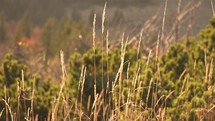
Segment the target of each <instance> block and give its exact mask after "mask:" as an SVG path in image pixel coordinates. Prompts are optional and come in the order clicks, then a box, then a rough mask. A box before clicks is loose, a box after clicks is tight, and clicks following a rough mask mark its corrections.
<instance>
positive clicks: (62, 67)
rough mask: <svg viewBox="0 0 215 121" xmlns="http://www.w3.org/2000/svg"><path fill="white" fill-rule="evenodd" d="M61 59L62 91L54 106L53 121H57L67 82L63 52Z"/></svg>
mask: <svg viewBox="0 0 215 121" xmlns="http://www.w3.org/2000/svg"><path fill="white" fill-rule="evenodd" d="M60 59H61V69H62V83H61V87H60V91H59V93H58V97H57V100H56V102H55V105H54V109H53V111H52V118H51V120H52V121H56V120H57V117H56V114H57V111H58V106H59V103H60V98H61V96H62V93H63V88H64V86H65V82H66V67H65V64H64V54H63V51H60Z"/></svg>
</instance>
